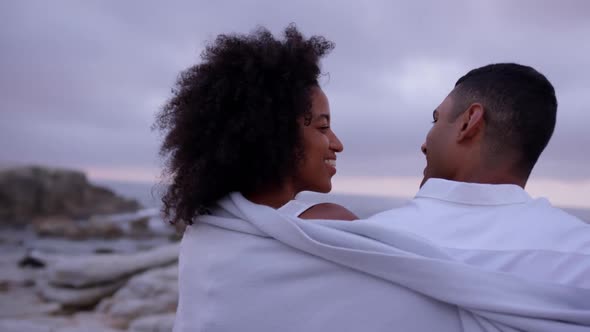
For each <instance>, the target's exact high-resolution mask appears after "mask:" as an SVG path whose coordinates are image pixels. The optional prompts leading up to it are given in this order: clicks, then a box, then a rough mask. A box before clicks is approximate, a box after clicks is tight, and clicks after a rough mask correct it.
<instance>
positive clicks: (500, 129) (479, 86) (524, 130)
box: [453, 63, 557, 176]
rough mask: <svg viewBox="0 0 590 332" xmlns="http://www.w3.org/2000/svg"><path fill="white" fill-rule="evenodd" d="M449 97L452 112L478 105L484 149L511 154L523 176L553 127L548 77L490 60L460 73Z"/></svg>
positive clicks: (553, 106) (552, 95)
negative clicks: (481, 108) (482, 128)
mask: <svg viewBox="0 0 590 332" xmlns="http://www.w3.org/2000/svg"><path fill="white" fill-rule="evenodd" d="M453 96H454V98H453V100H454V101H455V105H454V108H455V109H454V112H455V114H456V115H457V116H458V115H459V114H460V113H462V112H463V111H465V110H466V109H467V108H468V107H469V105H471V104H473V103H480V104H482V105H483V107H484V110H485V113H484V119H485V122H486V136H485V140H486V144H488V147H489V150H490V151H491V152H492V154H499V153H502V152H505V151H512V152H516V155H519V156H520V160H518V161H517V165H518V168H519V171H521V172H523V174H524V175H526V176H528V175H529V174H530V172H531V171H532V169H533V167H534V165H535V163H536V162H537V160H538V159H539V156H540V155H541V153H542V152H543V150H544V149H545V147H546V146H547V143H549V139H550V138H551V135H552V134H553V130H554V128H555V117H556V113H557V99H556V97H555V90H554V88H553V86H552V85H551V83H550V82H549V80H547V78H546V77H545V76H544V75H543V74H541V73H539V72H538V71H536V70H535V69H533V68H531V67H528V66H523V65H519V64H515V63H498V64H491V65H487V66H484V67H481V68H477V69H473V70H471V71H470V72H468V73H467V74H466V75H465V76H463V77H461V78H460V79H459V80H458V81H457V83H455V90H453ZM492 157H494V156H493V155H492Z"/></svg>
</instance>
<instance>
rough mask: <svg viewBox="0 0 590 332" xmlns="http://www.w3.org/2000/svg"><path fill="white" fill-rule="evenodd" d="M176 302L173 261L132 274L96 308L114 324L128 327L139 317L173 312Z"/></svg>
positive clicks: (176, 270) (176, 273)
mask: <svg viewBox="0 0 590 332" xmlns="http://www.w3.org/2000/svg"><path fill="white" fill-rule="evenodd" d="M146 299H150V300H149V301H146ZM177 304H178V265H177V264H173V265H171V266H168V267H163V268H158V269H153V270H149V271H146V272H143V273H141V274H138V275H136V276H134V277H133V278H131V279H130V280H129V281H128V282H127V284H126V285H125V286H124V287H122V288H121V289H119V290H118V291H117V293H115V295H113V297H111V298H108V299H105V300H103V301H102V302H101V303H100V304H99V305H98V307H97V311H98V312H100V313H104V314H107V315H108V316H109V317H110V319H111V321H112V324H113V326H114V327H117V328H127V327H128V325H129V323H130V322H131V321H133V320H134V319H136V318H138V317H143V316H146V315H155V314H162V313H174V312H175V311H176V306H177Z"/></svg>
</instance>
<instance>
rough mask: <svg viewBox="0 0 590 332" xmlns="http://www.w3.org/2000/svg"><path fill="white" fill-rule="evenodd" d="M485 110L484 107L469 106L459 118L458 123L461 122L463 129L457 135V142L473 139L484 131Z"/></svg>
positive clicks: (479, 105) (475, 104)
mask: <svg viewBox="0 0 590 332" xmlns="http://www.w3.org/2000/svg"><path fill="white" fill-rule="evenodd" d="M484 113H485V110H484V108H483V105H481V104H479V103H474V104H471V105H470V106H469V108H468V109H467V110H465V112H463V114H461V115H460V116H459V118H458V119H457V121H460V123H459V124H460V125H461V128H460V130H459V133H458V135H457V141H458V142H460V141H463V140H466V139H472V138H473V137H475V136H477V135H478V134H479V133H481V132H482V131H483V127H484V118H483V115H484Z"/></svg>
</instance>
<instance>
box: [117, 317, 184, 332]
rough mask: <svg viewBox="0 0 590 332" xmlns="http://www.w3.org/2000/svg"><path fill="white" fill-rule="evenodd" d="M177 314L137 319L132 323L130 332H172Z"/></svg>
mask: <svg viewBox="0 0 590 332" xmlns="http://www.w3.org/2000/svg"><path fill="white" fill-rule="evenodd" d="M174 317H175V314H173V313H172V314H163V315H155V316H148V317H142V318H139V319H136V320H134V321H133V323H131V325H130V326H129V329H128V330H127V331H129V332H172V328H173V327H174Z"/></svg>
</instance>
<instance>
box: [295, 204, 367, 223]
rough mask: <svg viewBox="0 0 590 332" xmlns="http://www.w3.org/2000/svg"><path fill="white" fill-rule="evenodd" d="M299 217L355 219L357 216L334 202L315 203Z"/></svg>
mask: <svg viewBox="0 0 590 332" xmlns="http://www.w3.org/2000/svg"><path fill="white" fill-rule="evenodd" d="M299 218H301V219H334V220H349V221H350V220H356V219H358V217H357V216H356V215H355V214H354V213H352V212H350V210H348V209H347V208H345V207H344V206H342V205H338V204H334V203H320V204H316V205H314V206H312V207H310V208H309V209H307V210H306V211H305V212H303V213H302V214H301V215H299Z"/></svg>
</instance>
